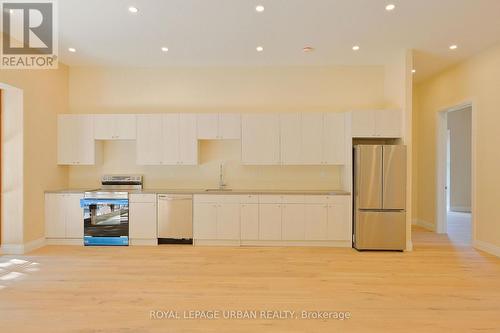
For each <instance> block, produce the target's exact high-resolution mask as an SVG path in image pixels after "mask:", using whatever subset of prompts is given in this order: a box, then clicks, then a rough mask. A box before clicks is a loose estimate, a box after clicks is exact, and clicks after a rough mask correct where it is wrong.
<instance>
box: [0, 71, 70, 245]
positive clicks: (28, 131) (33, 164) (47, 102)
mask: <svg viewBox="0 0 500 333" xmlns="http://www.w3.org/2000/svg"><path fill="white" fill-rule="evenodd" d="M0 82H1V83H6V84H9V85H11V86H14V87H17V88H19V89H22V90H23V96H24V101H23V102H24V103H23V104H24V131H23V136H24V181H23V182H24V208H23V213H24V242H25V243H26V242H29V241H32V240H35V239H38V238H40V237H44V234H45V231H44V230H45V229H44V223H43V221H44V190H46V189H51V188H64V187H67V185H68V175H67V170H66V168H64V167H58V166H57V127H56V126H57V121H56V115H57V114H59V113H65V112H67V111H68V68H67V67H66V66H64V65H63V64H60V66H59V69H58V70H0Z"/></svg>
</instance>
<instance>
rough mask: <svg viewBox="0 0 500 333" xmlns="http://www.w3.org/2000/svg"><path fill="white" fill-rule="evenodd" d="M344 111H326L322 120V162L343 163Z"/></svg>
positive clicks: (344, 150) (344, 156) (344, 154)
mask: <svg viewBox="0 0 500 333" xmlns="http://www.w3.org/2000/svg"><path fill="white" fill-rule="evenodd" d="M345 119H346V117H345V113H326V114H325V118H324V122H323V162H324V163H325V164H345V161H346V142H345V141H346V138H345V135H346V134H345Z"/></svg>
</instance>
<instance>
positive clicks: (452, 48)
mask: <svg viewBox="0 0 500 333" xmlns="http://www.w3.org/2000/svg"><path fill="white" fill-rule="evenodd" d="M457 48H458V46H456V45H451V46H450V50H456V49H457Z"/></svg>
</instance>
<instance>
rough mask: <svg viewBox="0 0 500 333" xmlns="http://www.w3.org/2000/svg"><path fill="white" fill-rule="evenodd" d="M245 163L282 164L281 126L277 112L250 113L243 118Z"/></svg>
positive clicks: (242, 139)
mask: <svg viewBox="0 0 500 333" xmlns="http://www.w3.org/2000/svg"><path fill="white" fill-rule="evenodd" d="M241 129H242V132H241V157H242V162H243V164H248V165H252V164H253V165H277V164H280V126H279V116H278V115H276V114H249V115H243V116H242V119H241Z"/></svg>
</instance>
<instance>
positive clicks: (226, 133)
mask: <svg viewBox="0 0 500 333" xmlns="http://www.w3.org/2000/svg"><path fill="white" fill-rule="evenodd" d="M219 139H225V140H239V139H241V115H240V114H239V113H220V114H219Z"/></svg>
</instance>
